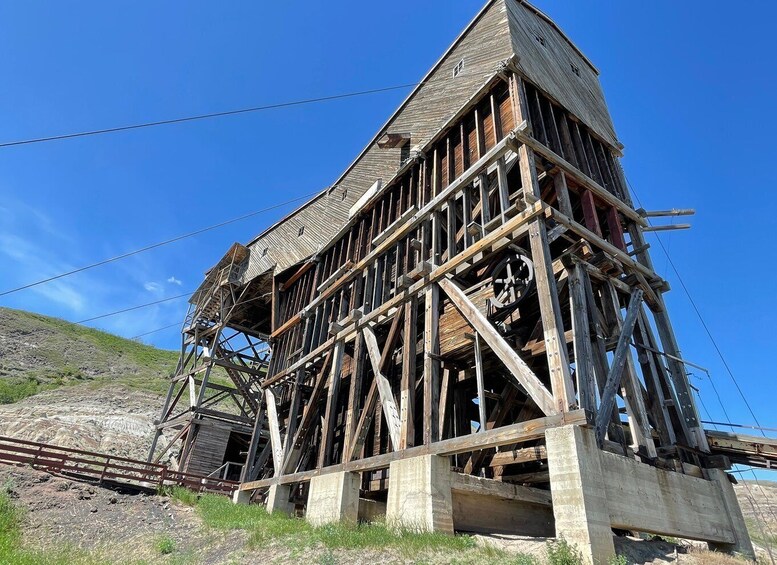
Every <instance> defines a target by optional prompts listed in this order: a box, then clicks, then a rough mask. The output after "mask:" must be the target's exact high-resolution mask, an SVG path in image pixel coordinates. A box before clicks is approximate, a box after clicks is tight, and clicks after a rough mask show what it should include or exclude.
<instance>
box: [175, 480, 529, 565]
mask: <svg viewBox="0 0 777 565" xmlns="http://www.w3.org/2000/svg"><path fill="white" fill-rule="evenodd" d="M183 490H185V489H180V490H174V492H172V493H171V496H172V497H173V498H175V499H177V500H180V501H182V502H183V503H185V504H189V505H194V506H195V508H196V509H197V511H198V513H199V514H200V516H201V517H202V519H203V522H204V523H205V524H206V525H207V526H208V527H211V528H214V529H219V530H244V531H246V532H248V533H249V538H248V543H249V545H250V546H252V547H260V546H262V545H263V544H266V543H268V542H271V541H272V542H274V543H280V544H282V545H285V546H286V547H288V548H290V549H292V550H301V549H304V548H319V549H324V550H325V551H324V552H323V553H322V554H321V559H320V560H319V562H322V563H329V562H334V561H331V559H333V558H334V554H333V553H332V552H333V551H337V550H365V549H371V550H383V549H391V550H395V551H397V552H399V553H400V554H401V555H403V556H405V557H414V558H416V559H417V558H419V557H422V556H423V555H424V554H427V555H430V554H434V553H444V554H445V555H450V556H451V559H452V560H453V562H458V563H473V562H474V563H481V562H482V563H515V564H518V565H536V563H537V561H536V560H534V558H531V557H529V556H525V555H512V554H507V553H505V552H503V551H501V550H499V549H496V548H493V547H478V546H477V544H476V543H475V540H474V538H472V537H470V536H464V535H455V536H450V535H446V534H442V533H431V532H429V533H424V532H420V533H419V532H411V531H407V530H395V529H391V528H389V527H387V526H386V525H385V524H380V523H376V524H358V525H356V524H352V525H349V524H329V525H326V526H322V527H318V528H316V527H313V526H311V525H310V524H308V523H307V522H306V521H304V520H301V519H298V518H292V517H289V516H285V515H283V514H280V513H276V514H269V513H268V512H267V511H266V510H265V509H264V507H263V506H259V505H254V504H252V505H235V504H233V503H232V501H230V500H229V499H228V498H226V497H224V496H219V495H212V494H204V495H201V496H199V497H196V495H195V497H192V496H189V495H185V494H184V493H183V492H181V491H183ZM193 498H194V500H193Z"/></svg>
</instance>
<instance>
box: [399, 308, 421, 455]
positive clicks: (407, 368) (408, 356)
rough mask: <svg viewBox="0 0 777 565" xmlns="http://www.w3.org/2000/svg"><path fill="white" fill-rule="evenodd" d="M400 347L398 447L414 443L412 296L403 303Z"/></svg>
mask: <svg viewBox="0 0 777 565" xmlns="http://www.w3.org/2000/svg"><path fill="white" fill-rule="evenodd" d="M404 307H405V320H404V332H403V337H402V339H403V341H404V343H403V348H402V383H401V390H400V393H399V417H400V432H399V433H400V435H399V449H406V448H408V447H412V446H413V445H415V375H416V341H417V335H416V333H417V331H416V325H417V320H416V316H417V315H418V299H417V298H416V297H415V296H412V297H410V298H409V299H408V301H407V302H406V303H405V306H404Z"/></svg>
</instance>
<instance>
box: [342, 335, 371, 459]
mask: <svg viewBox="0 0 777 565" xmlns="http://www.w3.org/2000/svg"><path fill="white" fill-rule="evenodd" d="M364 355H365V346H364V335H363V334H362V333H361V332H357V334H356V338H355V339H354V344H353V360H352V370H351V382H350V386H349V387H348V408H347V410H346V413H345V439H344V441H343V445H344V446H346V449H343V457H342V460H343V462H344V463H345V462H348V461H349V459H348V455H349V454H348V449H347V447H348V446H350V445H351V442H352V441H353V437H354V434H355V433H356V423H357V421H358V420H359V408H361V397H362V388H363V384H364V373H365V372H366V367H367V366H366V359H365V358H364Z"/></svg>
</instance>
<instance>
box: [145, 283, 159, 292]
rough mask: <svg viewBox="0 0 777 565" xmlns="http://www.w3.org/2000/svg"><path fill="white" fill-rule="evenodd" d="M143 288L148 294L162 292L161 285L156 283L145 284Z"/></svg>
mask: <svg viewBox="0 0 777 565" xmlns="http://www.w3.org/2000/svg"><path fill="white" fill-rule="evenodd" d="M143 288H145V289H146V290H147V291H149V292H159V291H160V290H162V285H161V284H159V283H157V282H147V283H143Z"/></svg>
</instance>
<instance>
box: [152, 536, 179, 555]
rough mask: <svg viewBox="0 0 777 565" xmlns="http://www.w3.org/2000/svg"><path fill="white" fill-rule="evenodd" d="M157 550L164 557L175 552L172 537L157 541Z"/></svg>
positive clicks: (163, 537)
mask: <svg viewBox="0 0 777 565" xmlns="http://www.w3.org/2000/svg"><path fill="white" fill-rule="evenodd" d="M156 550H157V551H158V552H159V553H160V554H162V555H170V554H171V553H172V552H174V551H175V541H174V540H173V538H171V537H170V536H162V537H160V538H159V539H158V540H157V541H156Z"/></svg>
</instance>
